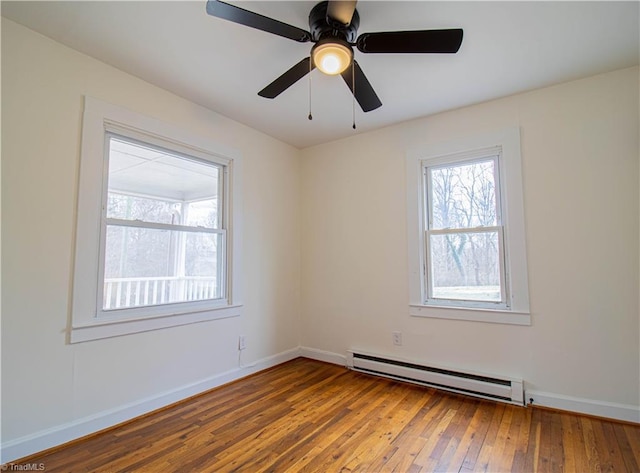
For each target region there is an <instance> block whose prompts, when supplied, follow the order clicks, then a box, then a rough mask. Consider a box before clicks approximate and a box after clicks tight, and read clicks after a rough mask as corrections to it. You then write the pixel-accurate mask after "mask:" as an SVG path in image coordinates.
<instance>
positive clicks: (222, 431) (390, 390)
mask: <svg viewBox="0 0 640 473" xmlns="http://www.w3.org/2000/svg"><path fill="white" fill-rule="evenodd" d="M26 462H27V463H29V464H31V465H33V464H37V465H41V466H44V467H45V468H46V469H45V470H44V471H46V472H74V473H75V472H111V473H115V472H122V473H124V472H153V473H155V472H163V473H166V472H181V473H182V472H198V473H201V472H230V471H238V472H250V473H254V472H262V471H265V472H323V473H324V472H356V471H357V472H401V473H405V472H407V473H409V472H436V471H442V472H471V471H489V472H506V471H515V472H535V471H540V472H547V471H550V472H556V471H558V472H559V471H564V472H589V471H598V472H600V471H602V472H607V471H610V472H639V471H640V467H639V466H640V426H634V425H628V424H623V423H616V422H608V421H604V420H600V419H594V418H590V417H582V416H578V415H571V414H565V413H559V412H553V411H548V410H543V409H537V408H524V407H517V406H511V405H506V404H499V403H494V402H490V401H483V400H478V399H474V398H470V397H465V396H458V395H453V394H448V393H444V392H442V391H436V390H434V389H429V388H424V387H420V386H414V385H411V384H404V383H399V382H394V381H390V380H386V379H381V378H376V377H372V376H367V375H364V374H360V373H356V372H352V371H349V370H347V369H345V368H341V367H339V366H335V365H330V364H326V363H321V362H317V361H312V360H308V359H304V358H298V359H296V360H293V361H291V362H289V363H285V364H283V365H280V366H278V367H276V368H273V369H271V370H268V371H264V372H261V373H258V374H256V375H254V376H251V377H249V378H246V379H244V380H240V381H238V382H235V383H233V384H230V385H227V386H224V387H222V388H218V389H216V390H213V391H210V392H208V393H205V394H203V395H200V396H197V397H195V398H192V399H190V400H188V401H187V402H184V403H180V404H176V405H174V406H172V407H170V408H168V409H165V410H162V411H159V412H156V413H152V414H150V415H147V416H145V417H143V418H140V419H137V420H134V421H132V422H130V423H128V424H126V425H122V426H120V427H117V428H115V429H112V430H109V431H106V432H104V433H102V434H99V435H96V436H94V437H91V438H88V439H84V440H81V441H78V442H76V443H73V444H70V445H68V446H65V447H63V448H61V449H58V450H55V451H52V452H49V453H47V454H43V455H36V456H33V457H30V458H29V459H27V460H26ZM14 471H17V469H14Z"/></svg>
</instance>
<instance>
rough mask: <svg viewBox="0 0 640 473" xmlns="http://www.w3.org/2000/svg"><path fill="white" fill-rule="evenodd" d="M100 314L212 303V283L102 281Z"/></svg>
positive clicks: (214, 295)
mask: <svg viewBox="0 0 640 473" xmlns="http://www.w3.org/2000/svg"><path fill="white" fill-rule="evenodd" d="M103 297H104V299H103V308H104V310H109V309H124V308H127V307H138V306H147V305H158V304H168V303H172V302H187V301H200V300H204V299H216V298H219V297H220V296H219V295H218V288H217V284H216V279H215V278H211V277H204V276H186V277H156V278H113V279H105V280H104V296H103Z"/></svg>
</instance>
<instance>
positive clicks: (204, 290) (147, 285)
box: [103, 225, 224, 310]
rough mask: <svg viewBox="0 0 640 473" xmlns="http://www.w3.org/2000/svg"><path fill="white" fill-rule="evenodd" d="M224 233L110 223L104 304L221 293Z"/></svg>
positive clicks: (201, 297)
mask: <svg viewBox="0 0 640 473" xmlns="http://www.w3.org/2000/svg"><path fill="white" fill-rule="evenodd" d="M223 238H224V237H223V235H222V234H218V233H198V232H177V231H169V230H156V229H150V228H136V227H123V226H112V225H108V226H107V237H106V246H105V281H104V299H103V309H104V310H109V309H118V308H126V307H138V306H147V305H158V304H168V303H174V302H186V301H197V300H208V299H220V298H221V297H222V294H223V289H222V288H223V284H222V283H223V281H221V277H220V275H221V274H222V270H221V268H222V266H221V265H222V262H223V250H222V245H223Z"/></svg>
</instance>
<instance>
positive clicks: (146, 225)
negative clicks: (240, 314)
mask: <svg viewBox="0 0 640 473" xmlns="http://www.w3.org/2000/svg"><path fill="white" fill-rule="evenodd" d="M106 140H107V143H106V149H107V150H108V169H109V171H108V184H107V199H106V200H107V202H106V205H105V206H104V208H105V218H104V224H103V229H104V233H103V238H101V241H102V242H104V249H103V252H104V269H103V271H101V274H102V275H103V278H104V279H103V284H102V287H103V292H102V304H101V305H102V311H112V310H123V309H126V308H131V307H141V306H154V305H162V304H171V303H178V302H188V301H197V300H220V299H222V298H223V296H224V294H225V284H224V275H225V255H224V246H225V237H226V232H225V227H226V225H225V222H224V218H223V217H224V211H223V209H224V199H223V198H222V197H223V196H224V179H223V176H224V174H225V173H224V166H221V165H219V164H215V163H212V162H206V161H202V160H198V159H196V158H194V157H192V156H185V155H181V154H176V153H170V152H168V151H165V150H163V149H160V148H157V147H155V146H153V145H149V144H145V143H140V142H136V141H134V140H131V139H129V138H126V137H123V136H119V135H117V134H113V133H107V134H106Z"/></svg>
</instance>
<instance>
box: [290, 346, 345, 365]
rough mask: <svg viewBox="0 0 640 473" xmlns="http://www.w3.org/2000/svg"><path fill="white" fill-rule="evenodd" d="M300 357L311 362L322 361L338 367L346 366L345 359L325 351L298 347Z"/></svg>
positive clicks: (343, 356) (342, 356)
mask: <svg viewBox="0 0 640 473" xmlns="http://www.w3.org/2000/svg"><path fill="white" fill-rule="evenodd" d="M300 356H303V357H305V358H310V359H312V360H317V361H324V362H325V363H331V364H334V365H339V366H347V357H346V356H345V355H339V354H337V353H333V352H330V351H325V350H318V349H316V348H309V347H300Z"/></svg>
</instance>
